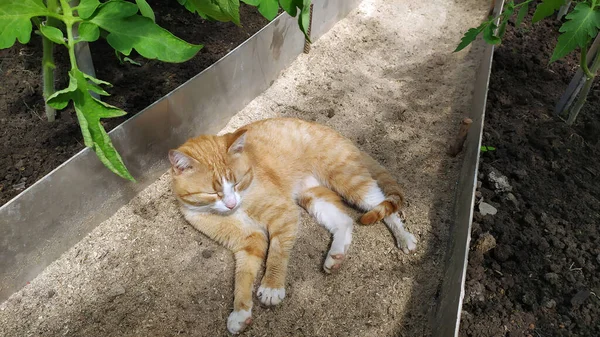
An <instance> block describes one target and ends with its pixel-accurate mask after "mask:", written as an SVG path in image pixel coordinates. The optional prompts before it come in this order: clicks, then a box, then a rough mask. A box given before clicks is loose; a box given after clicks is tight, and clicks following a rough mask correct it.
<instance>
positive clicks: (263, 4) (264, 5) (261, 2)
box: [242, 0, 295, 21]
mask: <svg viewBox="0 0 600 337" xmlns="http://www.w3.org/2000/svg"><path fill="white" fill-rule="evenodd" d="M242 1H244V2H245V3H246V4H248V5H250V6H256V7H257V8H258V11H259V12H260V14H262V15H263V16H264V17H265V18H266V19H267V20H269V21H271V20H273V19H274V18H275V17H276V16H277V13H278V12H279V2H278V1H277V0H242ZM294 8H295V7H294Z"/></svg>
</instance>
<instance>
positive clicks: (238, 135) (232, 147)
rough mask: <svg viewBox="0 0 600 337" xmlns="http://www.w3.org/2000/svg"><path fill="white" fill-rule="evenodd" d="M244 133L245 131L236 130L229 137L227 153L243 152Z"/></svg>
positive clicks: (244, 143)
mask: <svg viewBox="0 0 600 337" xmlns="http://www.w3.org/2000/svg"><path fill="white" fill-rule="evenodd" d="M246 131H247V130H245V129H242V130H238V131H236V132H234V133H233V134H231V135H230V136H229V148H228V149H227V153H229V154H236V153H241V152H242V151H244V146H245V145H246Z"/></svg>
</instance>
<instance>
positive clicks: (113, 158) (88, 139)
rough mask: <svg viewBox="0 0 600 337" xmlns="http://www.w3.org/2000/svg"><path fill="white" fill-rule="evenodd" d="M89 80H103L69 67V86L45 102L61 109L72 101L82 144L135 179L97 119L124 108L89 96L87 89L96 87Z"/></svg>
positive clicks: (110, 166)
mask: <svg viewBox="0 0 600 337" xmlns="http://www.w3.org/2000/svg"><path fill="white" fill-rule="evenodd" d="M88 80H90V81H91V82H92V83H95V84H104V83H106V82H103V81H100V80H97V79H94V78H93V77H91V76H87V75H85V74H83V73H82V72H81V71H80V70H79V69H72V70H71V71H69V86H68V87H67V88H66V89H63V90H60V91H57V92H56V93H54V94H53V95H52V96H50V97H49V98H48V101H47V103H48V104H49V105H50V106H52V107H53V108H56V109H63V108H64V107H66V106H67V104H68V103H69V102H70V101H72V102H73V105H74V106H75V112H76V114H77V119H78V120H79V126H80V128H81V133H82V135H83V141H84V143H85V145H86V146H87V147H91V148H92V149H93V150H94V152H96V155H97V156H98V158H99V159H100V161H102V163H103V164H104V165H105V166H106V167H107V168H108V169H110V170H111V171H112V172H114V173H116V174H117V175H119V176H121V177H123V178H125V179H129V180H131V181H135V179H134V178H133V177H132V176H131V174H130V173H129V171H128V170H127V168H126V167H125V164H124V163H123V160H122V159H121V156H120V155H119V153H118V152H117V150H115V148H114V146H113V145H112V142H111V140H110V137H108V134H107V133H106V131H105V130H104V127H103V126H102V124H101V123H100V119H102V118H111V117H118V116H123V115H125V111H123V110H121V109H119V108H116V107H114V106H112V105H109V104H106V103H104V102H101V101H99V100H97V99H95V98H94V97H92V95H91V94H90V90H91V91H95V90H94V88H93V85H91V84H90V83H89V82H88Z"/></svg>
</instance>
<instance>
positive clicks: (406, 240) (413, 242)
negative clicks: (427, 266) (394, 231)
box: [397, 232, 417, 254]
mask: <svg viewBox="0 0 600 337" xmlns="http://www.w3.org/2000/svg"><path fill="white" fill-rule="evenodd" d="M397 241H398V242H397V244H398V248H400V249H402V251H403V252H404V253H405V254H408V253H410V252H412V251H413V250H415V249H417V238H416V237H415V236H414V235H412V234H411V233H409V232H404V234H402V236H401V237H400V238H399V239H398V240H397Z"/></svg>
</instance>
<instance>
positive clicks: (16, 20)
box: [0, 0, 53, 49]
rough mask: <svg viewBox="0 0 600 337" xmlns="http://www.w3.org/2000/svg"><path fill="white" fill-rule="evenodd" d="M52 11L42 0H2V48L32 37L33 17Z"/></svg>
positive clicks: (0, 37) (0, 35) (0, 44)
mask: <svg viewBox="0 0 600 337" xmlns="http://www.w3.org/2000/svg"><path fill="white" fill-rule="evenodd" d="M48 14H53V13H51V12H50V11H49V10H48V8H46V6H44V4H43V2H42V0H0V49H5V48H9V47H12V45H14V44H15V41H16V40H19V42H20V43H22V44H27V43H28V42H29V40H30V39H31V30H32V26H31V18H33V17H37V16H47V15H48Z"/></svg>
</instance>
